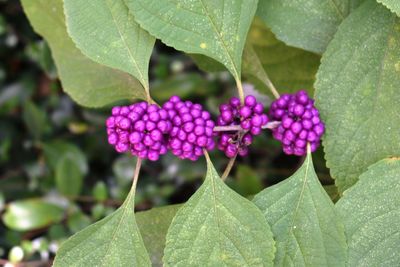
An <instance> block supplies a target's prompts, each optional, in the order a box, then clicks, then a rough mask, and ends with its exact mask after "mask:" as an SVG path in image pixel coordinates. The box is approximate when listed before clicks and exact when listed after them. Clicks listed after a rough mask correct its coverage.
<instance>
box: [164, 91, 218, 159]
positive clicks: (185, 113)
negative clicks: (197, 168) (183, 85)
mask: <svg viewBox="0 0 400 267" xmlns="http://www.w3.org/2000/svg"><path fill="white" fill-rule="evenodd" d="M163 110H165V111H166V112H167V114H168V117H169V119H170V121H171V122H172V129H171V132H170V137H169V141H168V147H169V148H170V149H171V152H172V153H173V154H174V155H175V156H177V157H179V158H181V159H190V160H192V161H195V160H197V159H198V158H199V157H200V156H202V155H203V149H206V150H212V149H213V148H214V147H215V143H214V140H213V128H214V126H215V123H214V122H213V121H212V120H211V116H210V113H208V112H207V111H204V110H203V108H202V106H201V105H199V104H193V103H192V102H190V101H185V102H184V101H182V100H181V99H180V98H179V97H178V96H172V97H171V98H170V99H169V101H167V102H166V103H164V105H163Z"/></svg>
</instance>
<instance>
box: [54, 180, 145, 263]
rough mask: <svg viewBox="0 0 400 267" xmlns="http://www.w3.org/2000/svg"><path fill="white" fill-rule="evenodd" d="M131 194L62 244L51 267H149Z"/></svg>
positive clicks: (132, 190)
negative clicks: (100, 218) (106, 213)
mask: <svg viewBox="0 0 400 267" xmlns="http://www.w3.org/2000/svg"><path fill="white" fill-rule="evenodd" d="M134 193H135V188H134V187H132V189H131V191H130V192H129V194H128V196H127V198H126V200H125V202H124V203H123V204H122V206H121V207H120V208H118V209H117V210H116V211H115V212H113V213H112V214H111V215H109V216H107V217H105V218H104V219H102V220H100V221H98V222H96V223H95V224H92V225H90V226H89V227H87V228H85V229H83V230H82V231H80V232H78V233H76V234H75V235H73V236H72V237H71V238H69V239H68V240H67V241H66V242H65V243H63V245H62V246H61V247H60V249H59V251H58V252H57V255H56V258H55V261H54V266H55V267H58V266H68V267H72V266H151V263H150V259H149V256H148V255H147V251H146V248H145V247H144V244H143V240H142V237H141V236H140V233H139V229H138V227H137V225H136V220H135V214H134V210H133V207H134Z"/></svg>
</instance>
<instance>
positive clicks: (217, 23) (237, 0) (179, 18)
mask: <svg viewBox="0 0 400 267" xmlns="http://www.w3.org/2000/svg"><path fill="white" fill-rule="evenodd" d="M125 2H126V3H127V5H128V7H129V8H130V10H131V12H132V13H133V14H134V16H135V19H136V20H137V21H138V22H139V24H140V25H141V26H142V27H143V28H144V29H146V30H147V31H148V32H150V33H151V34H152V35H154V36H156V37H157V38H159V39H161V41H163V42H164V43H165V44H167V45H169V46H172V47H174V48H175V49H177V50H181V51H184V52H187V53H194V54H203V55H206V56H209V57H211V58H213V59H215V60H217V61H219V62H221V63H222V64H224V65H225V67H226V68H227V69H228V70H229V71H230V72H231V73H232V74H233V76H234V77H235V79H237V80H239V79H240V75H241V58H242V52H243V47H244V43H245V40H246V36H247V32H248V30H249V28H250V24H251V22H252V20H253V16H254V14H255V11H256V8H257V2H258V0H232V1H224V0H188V1H159V0H126V1H125Z"/></svg>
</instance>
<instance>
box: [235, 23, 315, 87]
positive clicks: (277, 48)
mask: <svg viewBox="0 0 400 267" xmlns="http://www.w3.org/2000/svg"><path fill="white" fill-rule="evenodd" d="M319 64H320V57H319V56H318V55H315V54H313V53H310V52H307V51H304V50H301V49H297V48H293V47H290V46H287V45H285V44H284V43H283V42H281V41H279V40H277V39H276V38H275V36H274V34H273V33H272V32H271V31H270V30H269V29H268V28H266V27H265V25H264V24H263V23H262V21H261V20H260V19H255V20H254V22H253V25H252V27H251V28H250V32H249V35H248V38H247V44H246V47H245V50H244V53H243V65H242V68H243V74H244V75H245V76H246V77H254V78H257V79H258V80H259V81H260V82H262V83H261V84H260V83H255V85H256V87H257V88H258V89H259V90H260V91H262V92H265V93H269V89H267V87H266V84H267V83H268V81H267V73H268V76H269V79H270V80H271V81H272V83H273V84H274V85H275V87H276V88H277V90H278V91H279V92H281V93H293V92H296V91H298V90H299V89H305V90H307V91H308V92H310V93H311V94H312V92H313V84H314V81H315V74H316V73H317V70H318V67H319Z"/></svg>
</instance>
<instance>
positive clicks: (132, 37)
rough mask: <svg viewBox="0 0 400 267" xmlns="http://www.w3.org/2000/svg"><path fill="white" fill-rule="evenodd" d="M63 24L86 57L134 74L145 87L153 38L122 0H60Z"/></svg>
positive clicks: (147, 84)
mask: <svg viewBox="0 0 400 267" xmlns="http://www.w3.org/2000/svg"><path fill="white" fill-rule="evenodd" d="M64 8H65V16H66V20H67V28H68V32H69V34H70V36H71V37H72V39H73V41H74V42H75V43H76V45H77V47H78V48H79V49H80V50H81V51H82V52H83V53H84V54H85V55H86V56H88V57H89V58H90V59H92V60H94V61H96V62H99V63H100V64H104V65H106V66H110V67H113V68H116V69H119V70H122V71H126V72H128V73H130V74H132V75H133V76H134V77H136V78H137V79H138V80H139V81H140V82H141V83H142V85H143V87H144V88H146V89H147V90H148V89H149V79H148V68H149V60H150V55H151V52H152V50H153V46H154V42H155V39H154V37H153V36H151V35H150V34H148V33H147V32H146V31H144V30H143V29H142V28H140V26H139V24H137V23H136V22H135V20H134V18H133V16H132V15H131V14H130V12H129V10H128V7H127V6H126V5H125V3H124V0H91V1H87V0H64Z"/></svg>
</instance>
